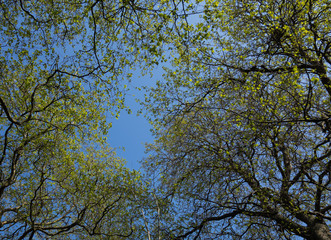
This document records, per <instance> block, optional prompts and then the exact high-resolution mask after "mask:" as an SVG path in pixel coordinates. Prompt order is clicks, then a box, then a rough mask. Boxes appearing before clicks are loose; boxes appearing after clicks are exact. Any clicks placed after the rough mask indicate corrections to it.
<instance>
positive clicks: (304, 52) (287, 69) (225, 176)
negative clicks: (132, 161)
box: [144, 0, 331, 240]
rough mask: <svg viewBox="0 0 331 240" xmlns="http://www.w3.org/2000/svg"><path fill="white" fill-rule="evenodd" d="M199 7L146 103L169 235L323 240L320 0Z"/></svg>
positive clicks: (326, 88)
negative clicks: (169, 66) (167, 203)
mask: <svg viewBox="0 0 331 240" xmlns="http://www.w3.org/2000/svg"><path fill="white" fill-rule="evenodd" d="M198 2H200V1H197V4H196V5H195V8H192V9H191V10H190V11H189V10H188V11H187V12H186V15H185V16H186V18H185V19H183V20H182V21H178V22H177V24H178V26H179V27H178V28H177V30H178V31H177V32H176V34H175V33H174V34H173V35H172V39H173V48H174V55H173V56H174V59H173V68H172V69H167V75H166V76H165V77H166V79H165V80H164V82H162V81H160V82H159V83H158V85H157V86H156V87H155V88H153V89H152V90H151V92H150V98H151V99H147V100H148V102H147V103H146V106H147V107H148V108H149V110H150V112H151V113H152V114H153V116H152V117H151V120H152V121H153V123H154V134H155V137H156V141H155V144H153V145H150V146H149V152H150V154H151V156H150V157H149V158H147V159H146V161H145V163H144V164H145V167H146V169H147V170H149V171H150V173H156V177H157V176H158V177H157V181H159V186H158V187H159V189H160V194H161V195H163V198H164V199H165V200H169V201H171V205H169V206H168V212H167V215H168V216H169V215H172V216H173V217H172V218H167V221H164V222H163V230H164V231H165V232H167V238H169V239H186V238H187V239H301V238H303V239H314V240H315V239H316V240H317V239H321V240H322V239H323V240H326V239H330V238H331V233H330V230H331V205H330V200H331V191H330V190H331V158H330V156H331V148H330V146H331V143H330V136H331V135H330V134H331V127H330V126H331V125H330V117H331V113H330V97H331V79H330V67H331V60H330V59H331V35H330V32H331V26H330V23H329V19H330V17H331V12H330V4H329V2H328V1H325V0H316V1H313V0H308V1H302V0H276V1H269V0H267V1H259V0H256V1H244V0H239V1H232V0H223V1H213V0H210V1H204V2H203V3H201V4H200V5H198ZM195 13H199V14H200V17H199V18H192V17H190V16H191V14H195ZM190 20H193V23H191V24H190ZM171 219H172V220H171Z"/></svg>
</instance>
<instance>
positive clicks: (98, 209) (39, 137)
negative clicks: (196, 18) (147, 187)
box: [0, 0, 157, 239]
mask: <svg viewBox="0 0 331 240" xmlns="http://www.w3.org/2000/svg"><path fill="white" fill-rule="evenodd" d="M137 4H138V3H137ZM154 7H156V6H155V3H153V2H152V1H141V2H140V3H139V4H138V5H136V6H133V5H132V2H131V1H57V0H55V1H23V0H22V1H21V0H19V1H0V12H1V14H0V79H1V85H0V141H1V146H0V152H1V155H0V166H1V168H0V202H1V207H0V216H1V218H0V237H1V239H48V238H51V239H57V238H59V239H72V238H73V237H74V236H76V237H80V238H87V237H88V236H90V237H92V236H96V237H99V238H101V239H104V238H109V239H119V238H121V237H125V236H127V237H128V236H130V235H131V234H132V231H133V229H134V226H133V225H134V221H133V219H134V218H136V217H137V214H135V213H136V212H135V209H134V208H135V205H134V202H135V198H134V196H135V195H136V194H137V193H138V192H139V191H138V189H136V186H137V185H136V183H138V179H137V178H139V177H138V175H137V173H135V172H131V171H129V170H128V169H126V168H124V167H123V165H124V163H123V160H121V159H119V158H117V157H116V155H115V154H114V152H113V150H112V149H111V148H110V147H109V146H107V142H106V138H105V136H106V135H105V134H106V133H107V130H108V129H109V127H110V122H109V119H110V118H112V117H115V116H117V114H118V111H119V110H120V109H122V108H124V102H123V96H124V95H125V88H126V86H125V84H127V83H128V81H129V78H130V74H129V71H128V69H129V68H130V67H131V66H132V65H133V63H134V62H135V61H136V59H135V58H136V56H137V54H138V53H137V52H138V50H137V47H136V48H133V46H138V45H139V46H140V47H141V49H140V50H139V52H140V53H141V54H143V53H144V51H145V54H147V53H149V49H148V48H147V47H146V46H145V45H146V44H145V45H143V44H144V42H143V39H142V38H141V37H139V38H138V36H142V34H143V33H145V34H146V32H148V33H149V34H150V36H152V34H153V32H155V28H156V27H157V26H156V25H155V24H154V23H153V24H151V22H150V18H149V17H148V15H149V14H152V13H153V11H154V10H153V8H154ZM144 41H145V42H146V41H147V40H144ZM148 46H150V47H152V44H149V45H148ZM153 50H154V52H156V51H157V50H156V47H154V48H153ZM154 55H155V56H156V54H154ZM154 55H152V53H149V57H148V58H147V57H146V62H147V64H148V63H149V62H153V61H155V59H156V57H155V59H154V58H153V56H154ZM129 203H130V204H129Z"/></svg>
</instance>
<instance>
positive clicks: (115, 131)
mask: <svg viewBox="0 0 331 240" xmlns="http://www.w3.org/2000/svg"><path fill="white" fill-rule="evenodd" d="M162 72H163V70H162V67H160V66H159V67H158V68H157V69H155V70H154V71H153V77H151V76H150V75H149V74H147V75H145V76H141V73H140V70H139V69H138V70H136V71H135V72H134V74H133V78H132V82H131V83H130V84H129V85H128V86H129V91H128V93H127V96H126V100H125V103H126V105H127V106H128V107H130V108H131V110H132V113H131V114H128V113H127V112H126V111H125V110H123V111H121V113H120V116H119V118H118V119H113V120H112V128H111V129H110V131H109V133H108V142H109V143H110V146H111V147H113V148H116V153H117V155H118V156H119V157H122V158H124V159H125V160H126V162H127V164H126V166H127V167H129V168H131V169H136V170H138V169H139V168H140V163H139V161H141V160H142V159H143V158H144V156H145V153H144V152H145V143H151V142H152V141H153V137H152V134H151V132H150V128H151V125H150V124H149V123H148V121H147V120H146V119H145V118H144V116H143V115H140V116H137V114H136V113H137V111H138V110H139V109H140V108H141V106H140V105H139V103H137V102H136V99H140V100H143V99H144V92H143V90H142V91H139V90H137V89H135V88H136V87H142V86H153V85H155V82H156V80H160V79H161V78H162ZM122 147H123V148H125V150H124V151H123V150H122V149H121V148H122Z"/></svg>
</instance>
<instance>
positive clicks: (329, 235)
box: [311, 223, 331, 240]
mask: <svg viewBox="0 0 331 240" xmlns="http://www.w3.org/2000/svg"><path fill="white" fill-rule="evenodd" d="M311 240H331V232H330V229H329V228H328V226H327V225H326V224H323V223H315V224H314V226H313V227H312V229H311Z"/></svg>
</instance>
